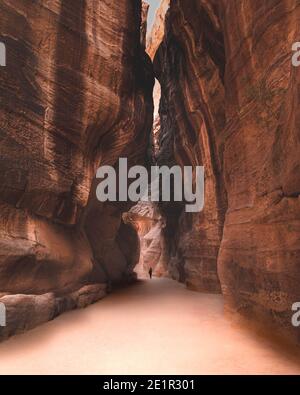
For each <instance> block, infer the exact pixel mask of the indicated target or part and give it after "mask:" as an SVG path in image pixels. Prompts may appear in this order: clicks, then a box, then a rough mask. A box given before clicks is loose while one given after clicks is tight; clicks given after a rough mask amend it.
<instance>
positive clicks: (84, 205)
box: [0, 0, 300, 375]
mask: <svg viewBox="0 0 300 395" xmlns="http://www.w3.org/2000/svg"><path fill="white" fill-rule="evenodd" d="M282 2H284V3H285V7H283V8H281V7H277V6H276V7H274V5H277V3H278V2H276V0H274V1H273V0H269V1H264V0H253V3H255V6H253V7H248V6H247V7H246V6H245V3H246V0H245V1H244V0H241V1H240V3H238V4H237V2H235V1H232V2H231V1H228V2H226V5H225V4H224V3H223V2H222V1H215V0H189V1H187V0H171V1H170V0H148V3H149V4H148V3H147V2H145V1H129V0H119V1H101V2H99V1H94V0H91V1H90V2H87V1H82V2H78V4H77V5H73V6H72V5H71V3H69V4H68V2H66V1H65V0H61V1H57V2H51V4H50V2H48V1H46V0H37V2H30V1H29V2H28V4H29V6H28V10H27V9H26V7H25V6H24V5H20V4H19V3H20V2H18V1H15V0H11V1H10V3H11V9H6V7H3V10H2V11H3V15H4V16H3V18H4V21H5V23H4V24H3V27H2V26H1V27H0V30H2V29H3V30H4V31H3V37H6V38H9V39H7V43H8V44H9V45H8V46H7V55H8V56H7V59H8V62H6V63H9V61H10V59H13V58H15V59H18V60H19V62H20V64H21V65H22V72H20V71H18V69H17V67H16V66H12V68H11V69H5V70H4V74H3V75H4V77H5V78H4V77H2V76H1V81H2V80H3V81H4V82H3V87H4V93H5V94H6V96H7V98H8V99H7V105H6V107H5V108H4V107H3V119H4V126H5V127H4V128H3V136H4V137H3V138H0V144H1V147H0V148H1V154H2V156H1V158H0V169H1V168H3V171H2V172H0V181H2V184H1V185H2V186H3V187H2V189H3V190H2V191H0V213H1V214H0V236H1V238H0V249H1V253H0V303H1V306H2V305H3V306H4V307H5V309H6V310H5V309H4V310H3V311H4V312H5V313H6V314H7V316H6V317H5V318H6V320H3V319H2V320H1V317H0V323H1V322H4V323H5V325H6V323H7V325H6V326H4V325H3V327H2V325H0V339H1V340H7V339H8V338H9V337H10V339H8V340H7V341H5V342H3V343H1V344H0V372H4V373H11V372H15V373H21V374H24V373H36V372H37V373H57V372H63V373H66V374H88V373H89V374H91V373H95V374H99V373H100V374H127V375H131V374H232V373H237V374H249V373H252V374H267V373H271V374H300V351H299V350H300V349H299V339H300V337H299V333H298V332H297V327H296V326H294V325H292V324H291V322H292V315H293V311H292V306H293V304H294V303H296V302H297V301H298V300H300V291H299V286H298V284H299V257H300V253H299V240H300V234H299V229H300V228H299V225H300V222H299V213H300V208H299V199H297V198H296V197H297V196H298V195H299V193H298V191H299V186H300V181H299V174H298V173H299V171H298V170H299V138H298V137H299V136H298V135H299V133H298V131H299V124H298V123H299V122H298V118H299V117H297V114H296V109H297V105H298V96H297V92H298V90H299V80H300V79H299V78H300V77H299V73H298V72H297V70H296V71H295V70H294V69H291V65H290V63H288V58H289V47H288V45H287V44H286V41H287V36H289V37H291V36H292V33H291V32H294V31H295V29H294V24H295V20H297V19H296V18H295V14H294V13H296V12H297V13H298V12H299V11H298V10H295V8H293V7H292V5H291V4H292V3H293V1H290V0H282ZM35 3H36V4H35ZM79 3H80V5H79ZM275 3H276V4H275ZM37 4H38V6H43V8H42V7H40V8H41V9H43V11H42V12H41V14H40V15H39V18H37V15H38V11H37V8H36V7H37ZM74 4H75V3H74ZM0 7H1V6H0ZM149 7H150V8H149ZM287 11H288V12H287ZM20 15H24V18H23V17H22V18H20ZM263 15H264V16H263ZM297 15H298V14H297ZM268 18H271V20H269V19H268ZM273 18H274V20H273ZM40 19H41V21H42V22H43V23H44V24H45V33H44V32H43V29H42V28H41V26H42V25H43V24H42V23H41V21H40ZM282 20H284V21H285V23H282ZM16 21H19V22H22V23H19V24H17V25H18V27H17V28H16V29H17V30H14V28H12V27H10V26H15V25H16V23H15V22H16ZM278 21H280V26H281V25H282V26H283V25H286V30H285V29H283V28H279V25H278ZM253 26H254V27H255V29H254V28H253ZM23 31H26V35H24V34H23V33H24V32H23ZM35 31H36V32H37V33H38V34H32V32H34V33H35ZM47 32H51V34H50V35H49V36H48V35H47V34H46V33H47ZM236 32H239V35H237V34H236ZM257 32H259V34H260V36H261V37H262V39H261V41H260V40H258V37H257V35H258V33H257ZM52 35H53V37H52ZM274 35H276V40H275V39H273V37H274ZM0 38H1V37H0ZM270 40H271V42H272V47H270V48H269V47H268V51H266V43H267V42H268V41H270ZM280 51H284V54H283V55H284V56H283V55H282V54H280ZM265 52H266V57H269V58H270V59H269V60H270V66H268V65H267V64H266V62H265V61H264V59H262V54H263V53H265ZM277 52H278V53H279V54H277ZM46 53H47V54H48V53H49V54H51V59H52V60H51V62H50V63H49V65H48V64H46V62H45V61H44V57H45V54H46ZM271 55H272V56H271ZM249 59H251V60H249ZM0 72H2V69H1V68H0ZM7 81H8V82H7ZM15 91H16V92H17V93H18V97H17V98H16V97H15V93H14V92H15ZM287 153H289V155H287ZM124 159H126V166H127V165H128V168H126V171H124V169H122V166H119V164H120V163H121V162H120V160H124ZM122 163H123V162H122ZM118 166H119V167H118ZM134 166H137V167H140V168H144V169H146V170H148V174H150V173H151V171H149V169H150V168H151V166H159V167H162V166H165V167H166V168H168V169H171V168H172V167H173V166H179V167H180V168H181V169H183V168H185V167H192V168H193V169H195V168H197V167H203V168H204V187H205V188H204V193H203V194H204V206H203V208H202V210H199V211H197V212H188V210H187V209H186V203H187V199H186V196H184V198H183V199H182V200H181V201H176V199H175V198H174V196H173V192H174V191H173V190H175V187H176V186H175V182H176V179H175V176H174V178H172V177H171V180H172V182H171V183H170V196H171V198H170V199H169V201H159V202H157V201H151V197H149V200H148V201H143V200H142V199H141V200H140V201H138V202H136V200H130V199H129V198H128V196H127V195H126V196H125V197H124V194H123V191H122V185H124V183H123V179H125V178H126V186H127V187H130V185H131V183H132V182H133V181H132V179H133V177H129V175H128V171H127V170H128V169H129V168H133V167H134ZM101 168H102V169H103V168H109V171H110V170H111V171H112V174H113V176H112V180H113V181H115V184H114V187H115V188H114V187H113V188H112V191H113V194H114V197H113V199H112V200H111V201H110V200H109V199H106V200H105V199H104V200H103V201H101V199H99V190H100V189H99V185H100V181H99V180H100V178H101V176H100V175H99V174H100V173H101V171H99V169H100V170H101ZM109 171H108V173H109ZM101 174H102V173H101ZM127 176H128V177H127ZM114 177H115V178H114ZM103 178H104V177H103ZM108 178H109V177H107V179H108ZM130 178H131V180H129V179H130ZM101 180H102V178H101ZM190 181H191V182H192V185H193V187H195V186H197V183H196V180H195V172H194V173H192V176H191V180H190ZM143 185H144V184H143ZM144 186H145V185H144ZM127 190H129V189H128V188H127ZM150 190H151V183H150V182H149V183H148V193H150ZM109 191H110V186H109V183H108V184H107V186H106V187H105V188H103V191H102V192H105V193H107V194H108V192H109ZM125 192H126V191H125ZM145 192H146V191H145ZM128 193H129V192H128ZM122 194H123V196H122ZM179 200H180V199H179ZM287 262H288V263H287ZM150 268H151V269H152V270H153V272H152V273H153V278H151V279H150V278H149V269H150ZM98 302H99V303H98ZM83 307H85V309H82V308H83ZM71 310H74V311H71ZM1 311H2V310H1ZM64 312H67V313H66V314H62V313H64ZM59 315H61V316H60V317H58V316H59ZM57 317H58V318H57ZM54 318H55V320H53V319H54ZM52 320H53V321H52ZM47 321H51V322H47ZM40 324H43V325H41V326H39V327H37V326H38V325H40ZM299 324H300V323H299ZM35 327H37V328H35ZM29 329H30V331H28V332H27V333H23V332H25V331H27V330H29ZM19 333H20V335H19V336H14V335H16V334H19ZM74 345H76V347H75V346H74ZM129 356H130V357H129Z"/></svg>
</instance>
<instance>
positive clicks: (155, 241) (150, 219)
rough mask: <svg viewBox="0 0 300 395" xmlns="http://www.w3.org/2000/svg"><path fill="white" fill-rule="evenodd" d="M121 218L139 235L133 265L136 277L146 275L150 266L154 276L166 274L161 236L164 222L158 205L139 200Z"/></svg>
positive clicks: (165, 255) (165, 261)
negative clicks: (137, 251)
mask: <svg viewBox="0 0 300 395" xmlns="http://www.w3.org/2000/svg"><path fill="white" fill-rule="evenodd" d="M123 219H124V222H125V223H126V224H130V225H131V226H132V227H133V228H134V229H135V230H136V232H137V234H138V235H139V240H140V257H139V262H138V264H137V266H136V267H135V272H136V273H137V275H138V277H139V278H145V277H148V271H149V269H150V267H151V268H152V270H153V275H154V276H156V277H162V276H167V275H168V270H167V260H166V257H167V254H166V251H165V245H164V238H163V237H162V230H163V229H164V226H165V224H164V219H163V218H162V216H161V215H160V214H159V211H158V207H157V206H156V205H154V203H151V202H139V203H138V204H137V205H136V206H134V207H132V208H131V209H130V211H129V212H127V213H125V214H123Z"/></svg>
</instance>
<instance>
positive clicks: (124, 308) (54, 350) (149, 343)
mask: <svg viewBox="0 0 300 395" xmlns="http://www.w3.org/2000/svg"><path fill="white" fill-rule="evenodd" d="M0 373H2V374H4V373H6V374H9V373H15V374H16V373H19V374H26V373H31V374H53V373H58V374H63V373H64V374H87V373H91V374H139V373H141V374H143V373H144V374H147V373H148V374H177V373H178V374H179V373H181V374H210V373H217V374H218V373H245V374H247V373H275V374H276V373H282V374H286V373H290V374H292V373H297V374H300V363H299V362H298V363H297V362H296V361H295V360H293V359H291V358H289V357H287V356H286V355H282V354H280V353H279V352H278V351H276V350H275V349H274V347H273V346H272V344H269V343H268V342H266V341H262V339H258V338H255V337H253V335H252V334H251V333H249V332H248V331H244V330H241V329H238V328H237V327H236V326H233V324H231V323H230V321H228V320H227V319H226V318H224V316H223V305H222V297H221V296H219V295H207V294H200V293H196V292H191V291H187V290H186V289H185V288H184V287H183V286H182V285H179V284H177V283H176V282H174V281H171V280H167V279H154V280H152V281H151V282H150V281H143V282H140V283H138V284H136V285H134V286H132V287H129V288H127V289H122V290H119V291H118V292H116V293H114V294H112V295H110V296H108V297H107V298H105V299H104V300H102V301H100V302H98V303H96V304H94V305H92V306H89V307H88V308H86V309H83V310H77V311H72V312H69V313H66V314H64V315H62V316H61V317H59V318H57V319H56V320H54V321H52V322H49V323H47V324H45V325H43V326H41V327H38V328H36V329H34V330H32V331H30V332H27V333H25V334H24V335H19V336H16V337H14V338H11V339H10V340H8V341H6V342H4V343H2V344H1V345H0Z"/></svg>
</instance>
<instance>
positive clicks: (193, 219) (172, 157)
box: [154, 1, 226, 292]
mask: <svg viewBox="0 0 300 395" xmlns="http://www.w3.org/2000/svg"><path fill="white" fill-rule="evenodd" d="M214 17H215V19H213V18H212V16H210V15H209V14H208V12H207V10H206V8H205V7H204V6H203V4H202V3H201V2H199V1H190V2H188V3H187V2H180V1H178V2H176V1H173V2H171V6H170V10H169V12H168V13H167V16H166V27H165V38H164V41H163V43H162V44H161V45H160V47H159V49H158V51H157V52H156V56H155V59H154V65H155V72H156V77H157V78H158V79H159V81H160V84H161V89H162V97H161V103H160V125H161V132H160V138H159V140H160V141H159V147H160V148H159V155H158V163H159V164H169V165H172V164H180V165H181V166H190V165H192V166H197V165H199V166H200V165H204V166H205V172H206V174H205V209H204V211H203V212H201V213H200V214H199V213H195V214H191V213H185V212H184V211H183V208H182V205H178V204H175V203H174V204H172V205H168V204H164V205H162V210H163V212H164V213H165V215H166V218H167V227H166V231H165V237H166V240H167V244H168V245H169V252H170V272H171V273H172V275H173V276H174V277H175V278H177V279H179V280H180V281H184V282H185V283H186V284H187V285H188V286H189V287H190V288H193V289H198V290H202V291H208V292H220V284H219V280H218V276H217V257H218V252H219V247H220V243H221V238H222V232H223V222H224V214H225V208H226V194H225V189H224V181H223V178H222V142H221V132H222V130H223V128H224V126H225V109H224V85H223V81H222V79H223V74H224V63H225V58H224V44H223V36H222V34H221V32H220V29H221V26H220V22H219V20H218V19H217V17H216V16H215V15H214ZM209 49H211V50H209Z"/></svg>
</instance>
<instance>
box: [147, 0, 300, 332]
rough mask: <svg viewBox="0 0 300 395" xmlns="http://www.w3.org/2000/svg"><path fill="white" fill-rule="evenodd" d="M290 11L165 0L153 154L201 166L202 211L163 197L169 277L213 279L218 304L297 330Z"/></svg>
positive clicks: (248, 1)
mask: <svg viewBox="0 0 300 395" xmlns="http://www.w3.org/2000/svg"><path fill="white" fill-rule="evenodd" d="M299 19H300V7H299V4H298V1H296V0H294V1H293V0H291V1H290V0H282V1H277V0H271V1H261V0H242V1H239V2H236V1H231V0H229V1H228V0H191V1H189V2H187V1H185V0H173V1H171V5H170V10H169V12H168V14H167V19H166V27H165V37H164V40H163V43H162V44H161V45H160V47H159V49H158V51H157V53H156V56H155V61H154V63H155V72H156V76H157V78H158V79H159V80H160V83H161V86H162V99H161V104H160V116H161V136H160V154H159V156H160V160H161V162H162V163H172V162H175V163H180V164H182V165H188V164H193V165H196V164H204V166H205V171H206V193H205V209H204V211H203V212H202V213H201V214H199V215H196V214H193V215H191V214H185V213H183V212H182V209H181V208H180V207H177V208H176V206H175V205H174V204H169V205H167V207H164V208H163V209H164V212H165V215H166V218H167V227H166V241H167V243H168V244H169V245H170V250H171V259H170V268H171V271H172V272H173V276H175V277H177V278H179V279H181V280H182V281H185V282H187V283H188V284H191V285H192V286H193V287H196V288H197V289H200V290H203V289H206V290H217V289H218V278H219V279H220V282H221V287H222V292H223V294H224V296H225V302H226V306H227V308H229V309H230V310H232V311H237V312H239V313H241V314H243V315H244V316H245V317H247V318H250V319H254V320H255V321H259V322H263V323H265V324H266V323H267V324H275V326H276V328H277V329H279V330H280V331H281V332H283V333H285V334H288V335H290V334H292V335H294V336H296V337H298V339H299V334H298V332H299V331H298V330H297V329H296V328H293V327H292V325H291V316H292V314H293V312H292V311H291V306H292V303H294V302H297V301H300V288H299V280H300V247H299V245H300V243H299V242H300V200H299V191H300V172H299V167H300V160H299V157H300V134H299V126H300V125H299V115H298V113H299V110H298V104H299V103H298V102H299V94H298V92H299V81H300V78H299V77H300V74H299V73H300V69H299V68H298V69H297V68H294V67H293V66H292V64H291V56H292V52H291V48H292V44H293V43H294V42H295V41H299V37H300V31H299ZM225 214H226V215H225ZM173 240H175V242H174V241H173ZM217 267H218V275H217ZM207 284H209V286H208V287H207Z"/></svg>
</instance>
